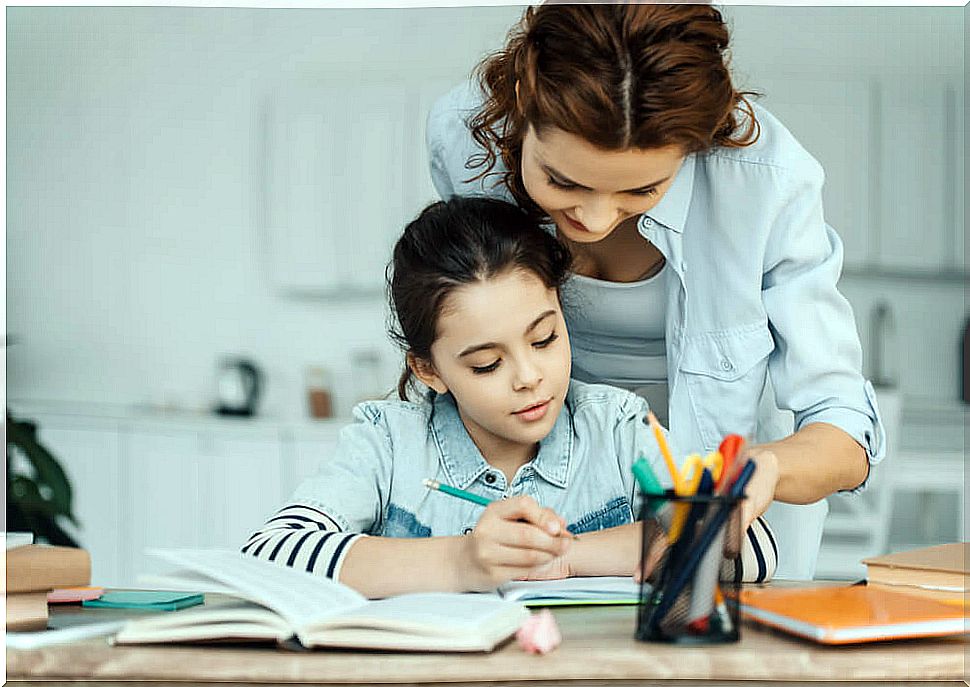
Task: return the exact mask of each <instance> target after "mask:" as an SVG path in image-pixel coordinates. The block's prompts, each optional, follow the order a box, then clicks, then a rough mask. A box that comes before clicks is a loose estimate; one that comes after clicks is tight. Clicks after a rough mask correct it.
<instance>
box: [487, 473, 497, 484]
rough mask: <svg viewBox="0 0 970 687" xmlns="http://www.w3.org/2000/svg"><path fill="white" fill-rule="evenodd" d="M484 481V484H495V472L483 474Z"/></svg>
mask: <svg viewBox="0 0 970 687" xmlns="http://www.w3.org/2000/svg"><path fill="white" fill-rule="evenodd" d="M485 483H486V484H495V473H494V472H490V473H488V474H487V475H485Z"/></svg>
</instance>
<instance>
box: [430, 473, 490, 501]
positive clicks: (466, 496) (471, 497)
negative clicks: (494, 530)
mask: <svg viewBox="0 0 970 687" xmlns="http://www.w3.org/2000/svg"><path fill="white" fill-rule="evenodd" d="M421 483H422V484H424V486H426V487H427V488H428V489H434V490H435V491H440V492H442V493H444V494H448V495H449V496H454V497H455V498H459V499H462V500H463V501H471V502H472V503H477V504H478V505H479V506H487V505H488V504H490V503H491V502H492V501H491V500H490V499H487V498H485V497H484V496H479V495H478V494H473V493H471V492H470V491H465V490H464V489H458V488H456V487H450V486H448V485H447V484H442V483H441V482H437V481H435V480H433V479H426V480H422V481H421Z"/></svg>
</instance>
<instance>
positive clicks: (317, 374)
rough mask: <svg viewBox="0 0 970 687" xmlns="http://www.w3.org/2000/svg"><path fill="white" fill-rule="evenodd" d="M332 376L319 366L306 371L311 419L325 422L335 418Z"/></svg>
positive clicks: (308, 407)
mask: <svg viewBox="0 0 970 687" xmlns="http://www.w3.org/2000/svg"><path fill="white" fill-rule="evenodd" d="M330 386H331V382H330V374H329V373H328V372H327V369H326V368H324V367H320V366H317V365H314V366H311V367H308V368H307V369H306V390H307V410H308V411H309V413H310V417H312V418H314V419H316V420H325V419H327V418H330V417H333V395H332V394H331V391H330Z"/></svg>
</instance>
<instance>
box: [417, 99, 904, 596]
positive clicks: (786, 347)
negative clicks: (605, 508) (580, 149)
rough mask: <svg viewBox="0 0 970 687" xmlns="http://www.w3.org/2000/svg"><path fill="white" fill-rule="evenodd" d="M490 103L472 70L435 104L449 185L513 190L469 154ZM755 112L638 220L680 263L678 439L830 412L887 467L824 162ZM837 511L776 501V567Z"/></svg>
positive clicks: (675, 314)
mask: <svg viewBox="0 0 970 687" xmlns="http://www.w3.org/2000/svg"><path fill="white" fill-rule="evenodd" d="M481 101H482V95H481V92H480V91H479V88H478V86H477V85H476V84H475V83H474V82H471V81H469V82H467V83H465V84H462V85H460V86H458V87H456V88H455V89H453V90H452V91H450V92H449V93H448V94H446V95H445V96H443V97H442V98H441V99H439V100H438V101H437V102H436V103H435V105H434V106H433V108H432V110H431V113H430V115H429V118H428V129H427V143H428V148H429V154H430V160H431V175H432V179H433V181H434V184H435V187H436V188H437V189H438V192H439V193H440V194H441V196H442V197H449V196H451V195H455V194H461V195H489V196H497V197H502V198H505V199H507V200H509V199H511V196H510V195H509V194H508V192H507V190H506V189H505V188H504V187H502V186H497V185H496V179H498V176H497V175H489V176H487V177H485V178H481V179H478V180H476V181H467V180H468V179H469V177H472V176H474V175H475V174H476V173H477V172H476V170H470V169H469V168H468V167H467V166H466V163H467V162H468V160H469V159H470V158H472V157H473V156H475V155H478V154H480V153H481V152H482V150H481V148H480V147H479V146H478V145H477V144H476V143H475V141H474V139H473V138H472V136H471V133H470V130H469V128H468V125H467V117H468V116H469V115H470V114H471V113H473V112H474V111H475V110H476V109H477V108H478V107H479V105H480V103H481ZM754 110H755V114H756V117H757V119H758V122H759V124H760V125H761V135H760V138H759V139H758V141H757V142H756V143H754V144H753V145H751V146H748V147H746V148H721V147H717V148H714V149H712V150H710V151H707V152H703V153H696V154H691V155H688V156H687V157H686V159H685V160H684V163H683V165H682V166H681V168H680V171H679V172H678V174H677V176H676V178H675V179H674V182H673V184H672V185H671V187H670V188H669V190H668V191H667V192H666V193H665V194H664V196H663V198H662V199H661V200H660V202H659V203H658V204H657V206H656V207H654V208H653V209H652V210H650V211H649V212H646V213H644V214H642V215H641V216H640V218H639V222H638V225H637V226H638V229H639V231H640V233H641V234H642V235H643V237H644V238H646V239H647V240H649V241H650V242H651V243H652V244H654V245H655V246H656V247H657V248H658V249H659V250H660V252H661V253H663V255H664V257H665V258H666V260H667V264H668V266H669V267H670V268H671V269H668V270H666V312H667V320H666V336H665V339H666V347H667V361H668V366H667V381H668V389H669V408H670V433H671V437H672V439H673V443H674V444H675V445H676V446H680V447H684V448H685V449H687V450H690V451H693V452H706V451H711V450H713V449H715V448H716V447H717V446H718V444H719V442H720V440H721V438H722V437H723V436H724V435H725V434H728V433H732V432H733V433H738V434H742V435H746V436H750V437H753V438H754V439H755V440H756V441H758V442H763V441H771V440H777V439H781V438H783V437H786V436H788V435H790V434H791V433H792V432H793V431H795V430H797V429H799V428H801V427H804V426H805V425H808V424H811V423H814V422H826V423H830V424H832V425H835V426H836V427H839V428H841V429H843V430H844V431H845V432H847V433H848V434H849V435H850V436H851V437H853V438H854V439H855V440H856V441H857V442H859V444H861V445H862V446H863V447H864V448H865V450H866V453H867V455H868V457H869V462H870V464H871V465H875V464H877V463H878V462H879V461H881V460H882V459H883V457H884V456H885V450H886V449H885V447H886V436H885V430H884V428H883V426H882V422H881V420H880V419H879V411H878V408H877V404H876V398H875V392H874V390H873V388H872V385H871V384H870V383H869V382H868V381H866V380H865V379H864V378H863V377H862V374H861V371H860V370H861V365H862V350H861V346H860V344H859V337H858V333H857V331H856V327H855V320H854V317H853V314H852V308H851V307H850V305H849V303H848V302H847V301H846V299H845V298H844V297H843V296H842V294H841V293H839V290H838V288H837V282H838V279H839V275H840V273H841V269H842V242H841V240H840V239H839V237H838V235H837V234H836V233H835V231H834V230H833V229H832V228H831V227H830V226H828V225H827V224H826V223H825V219H824V217H823V212H822V194H821V192H822V184H823V181H824V173H823V171H822V168H821V166H820V165H819V164H818V162H817V161H816V160H815V159H814V158H813V157H812V156H811V155H810V154H809V153H808V152H806V151H805V149H804V148H802V146H801V145H800V144H799V143H798V141H796V140H795V138H794V137H793V136H792V134H791V133H790V132H789V131H788V130H787V129H786V128H785V127H784V126H783V125H782V124H781V122H779V121H778V120H777V119H776V118H775V117H774V116H773V115H771V113H769V112H767V111H766V110H764V109H763V108H761V107H759V106H757V105H755V106H754ZM503 169H504V168H503V167H501V161H500V162H499V166H498V167H497V171H501V170H503ZM479 171H480V170H479ZM866 481H868V480H866ZM864 487H865V483H863V485H860V487H859V488H858V489H856V490H854V491H855V492H859V491H861V490H862V489H863V488H864ZM826 512H827V504H826V502H825V501H824V500H823V501H820V502H818V503H817V504H813V505H811V506H792V505H789V504H781V503H775V504H773V505H772V506H771V508H770V509H769V511H768V513H767V519H768V521H769V522H770V523H771V525H772V527H773V529H774V531H775V533H776V535H777V537H778V540H779V549H780V554H779V559H780V561H779V568H778V571H777V573H776V577H779V578H784V577H789V578H810V577H811V576H812V575H813V573H814V568H815V560H816V557H817V554H818V546H819V542H820V539H821V527H822V523H823V521H824V518H825V514H826Z"/></svg>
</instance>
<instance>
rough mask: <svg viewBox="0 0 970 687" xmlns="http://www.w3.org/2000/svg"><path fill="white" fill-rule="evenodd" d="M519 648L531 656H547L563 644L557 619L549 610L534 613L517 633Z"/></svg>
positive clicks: (544, 609)
mask: <svg viewBox="0 0 970 687" xmlns="http://www.w3.org/2000/svg"><path fill="white" fill-rule="evenodd" d="M515 638H516V639H517V640H518V642H519V646H521V647H522V648H523V649H525V650H526V651H527V652H529V653H530V654H547V653H549V652H550V651H552V650H553V649H555V648H556V647H557V646H559V644H560V643H561V642H562V634H561V633H560V632H559V626H558V625H556V619H555V618H554V617H553V615H552V613H550V612H549V609H548V608H543V609H542V610H541V611H539V612H538V613H533V614H532V615H530V616H529V617H528V618H526V619H525V622H523V623H522V627H520V628H519V631H518V632H516V633H515Z"/></svg>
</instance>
